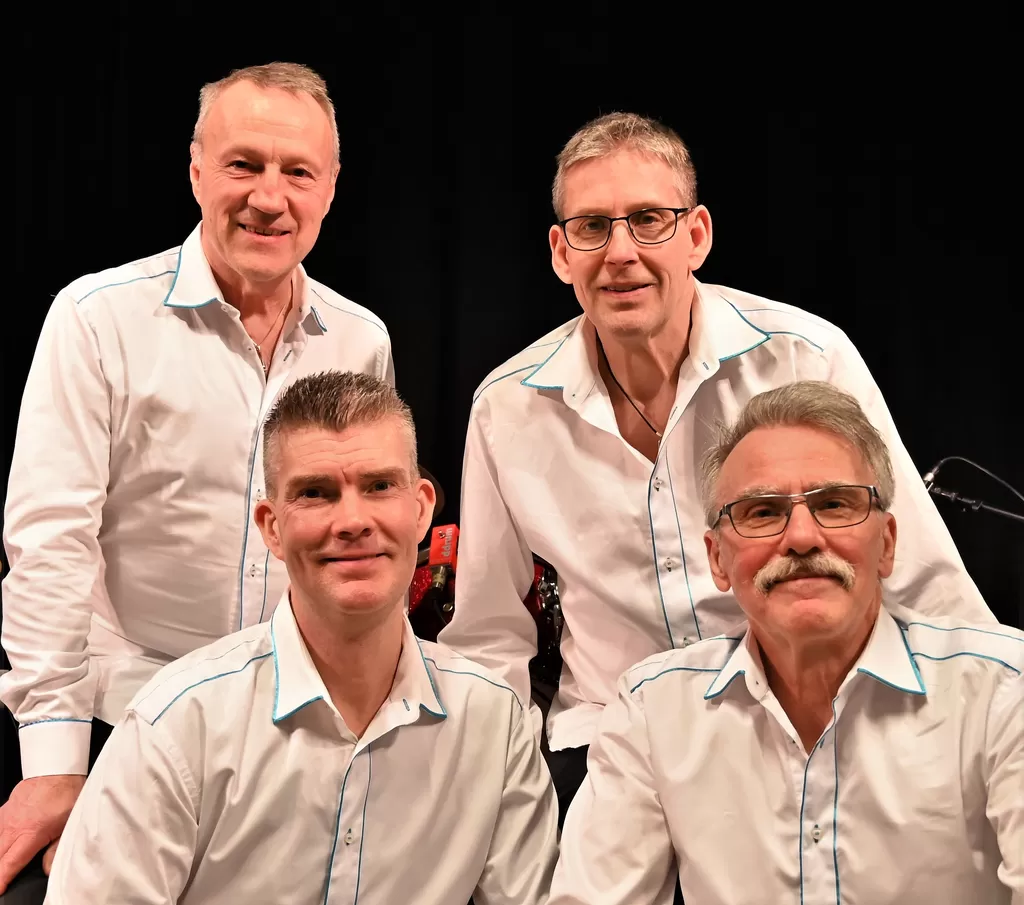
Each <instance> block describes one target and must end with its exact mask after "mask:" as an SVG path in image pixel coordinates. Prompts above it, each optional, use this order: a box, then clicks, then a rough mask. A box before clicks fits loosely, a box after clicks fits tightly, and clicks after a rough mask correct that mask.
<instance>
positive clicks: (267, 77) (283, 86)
mask: <svg viewBox="0 0 1024 905" xmlns="http://www.w3.org/2000/svg"><path fill="white" fill-rule="evenodd" d="M243 83H248V84H249V85H251V86H253V87H254V88H256V89H257V90H259V91H262V92H267V91H270V90H273V89H277V90H279V91H284V92H286V93H288V94H291V95H292V96H294V97H296V98H302V97H303V96H306V97H308V98H310V99H311V100H312V101H313V103H314V104H316V106H317V107H319V108H320V110H321V112H322V113H323V114H324V116H325V117H326V118H327V126H328V135H329V139H330V143H331V149H332V156H333V163H334V166H335V169H337V168H338V167H339V166H340V159H341V144H340V138H339V135H338V119H337V112H336V110H335V107H334V101H333V100H332V99H331V96H330V91H329V90H328V87H327V82H326V81H325V80H324V79H323V77H322V76H321V75H320V74H319V73H317V72H316V71H314V70H313V69H311V68H310V67H308V66H305V65H303V64H301V63H282V62H274V63H267V64H264V65H260V66H247V67H245V68H243V69H236V70H233V71H232V72H230V73H229V74H228V75H226V76H224V78H221V79H218V80H217V81H214V82H208V83H206V84H204V85H203V86H202V88H201V89H200V92H199V112H198V114H197V117H196V122H195V126H194V128H193V132H192V143H193V145H195V146H196V147H197V148H199V149H201V148H202V143H203V133H204V131H205V127H206V121H207V119H208V118H209V114H210V111H211V110H212V109H213V107H214V106H215V105H216V103H217V101H219V100H220V99H221V97H222V96H223V95H224V94H225V92H227V91H230V89H231V88H232V87H234V86H235V85H240V84H243Z"/></svg>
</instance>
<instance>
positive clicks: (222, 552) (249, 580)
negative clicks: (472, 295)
mask: <svg viewBox="0 0 1024 905" xmlns="http://www.w3.org/2000/svg"><path fill="white" fill-rule="evenodd" d="M294 300H295V305H294V309H295V310H293V312H292V315H291V316H290V317H289V318H288V320H287V321H286V323H285V325H284V327H283V328H282V334H281V341H280V343H279V345H278V346H277V349H276V352H275V354H274V359H273V363H272V366H271V368H270V373H269V375H268V376H267V377H266V378H264V374H263V367H262V365H261V363H260V359H259V355H258V353H257V352H256V349H255V346H254V344H253V341H252V340H251V339H250V338H249V336H248V334H247V333H246V331H245V329H244V327H243V326H242V323H241V320H240V318H239V313H238V310H237V309H236V308H234V307H232V306H231V305H229V304H227V303H226V302H225V301H224V298H223V295H222V293H221V291H220V289H219V287H218V286H217V283H216V281H215V280H214V278H213V273H212V271H211V270H210V266H209V264H208V262H207V260H206V256H205V254H204V253H203V249H202V245H201V243H200V228H199V227H196V229H195V230H194V231H193V232H192V234H191V235H190V236H189V237H188V239H187V240H186V241H185V243H184V244H183V245H182V246H181V247H180V248H175V249H172V250H171V251H167V252H164V253H163V254H159V255H156V256H154V257H151V258H146V259H144V260H141V261H136V262H134V263H132V264H126V265H124V266H123V267H117V268H114V269H113V270H106V271H103V272H102V273H98V274H92V275H90V276H84V277H82V278H81V279H78V280H76V281H75V282H73V283H71V285H69V286H68V287H67V288H66V289H64V290H62V291H61V292H60V293H59V294H58V295H57V297H56V299H55V300H54V302H53V305H52V306H51V307H50V310H49V313H48V314H47V316H46V321H45V323H44V325H43V329H42V333H41V335H40V338H39V343H38V346H37V348H36V354H35V358H34V360H33V362H32V367H31V370H30V372H29V376H28V381H27V383H26V386H25V392H24V397H23V399H22V405H21V416H20V420H19V422H18V434H17V440H16V442H15V448H14V458H13V462H12V465H11V473H10V484H9V488H8V492H7V503H6V510H5V524H4V543H5V545H6V548H7V554H8V557H9V561H10V564H11V571H10V573H9V574H8V575H7V576H6V577H5V578H4V581H3V608H4V611H3V637H2V642H3V646H4V648H5V649H6V651H7V654H8V656H9V657H10V660H11V664H12V666H13V669H12V670H11V672H9V673H7V674H6V675H4V676H2V677H0V701H2V702H3V703H4V704H6V705H7V706H8V707H9V708H10V709H11V711H12V712H13V713H14V716H15V718H16V719H17V720H18V723H19V724H20V725H21V731H20V733H19V740H20V743H21V755H22V766H23V769H24V774H25V776H26V777H28V776H37V775H41V774H52V773H85V772H86V766H87V759H88V752H89V733H90V723H89V721H90V720H91V718H92V717H93V716H94V715H95V716H97V717H99V718H100V719H102V720H105V721H106V722H108V723H115V722H117V720H118V718H119V717H120V715H121V713H122V712H123V710H124V707H125V705H126V704H127V703H128V701H129V700H131V698H132V696H133V695H134V694H135V692H136V691H138V689H139V688H140V687H141V686H142V685H143V684H144V683H145V682H146V681H147V680H148V679H150V678H151V677H152V676H153V675H154V674H155V673H156V672H157V670H158V669H160V667H161V666H163V665H164V664H166V663H169V662H170V661H171V660H174V659H175V658H177V657H180V656H181V655H182V654H186V653H188V652H189V651H192V650H195V649H196V648H198V647H201V646H202V645H204V644H208V643H209V642H211V641H213V640H215V639H217V638H220V637H223V636H224V635H227V634H229V633H230V632H233V631H237V630H239V629H241V628H244V627H246V626H250V625H253V624H255V623H258V622H261V621H263V620H265V619H268V618H269V617H270V613H271V610H272V608H273V605H274V603H275V602H276V601H277V600H278V599H279V598H280V596H281V593H282V591H283V589H284V588H285V586H286V584H287V578H286V576H285V571H284V567H283V566H282V565H281V564H280V563H279V562H277V561H276V560H275V559H274V558H273V557H271V556H270V553H269V551H268V550H267V548H266V547H265V546H264V544H263V541H262V538H261V536H260V533H259V530H258V528H257V527H256V525H255V524H254V522H253V519H252V508H253V505H254V504H255V502H256V501H257V500H258V499H259V497H260V496H261V495H262V493H263V467H262V465H263V463H262V458H263V447H262V436H261V434H262V431H261V426H262V424H263V420H264V418H265V417H266V415H267V414H268V412H269V410H270V408H271V406H272V405H273V403H274V401H275V399H276V398H277V396H278V395H279V393H280V392H281V390H282V388H283V387H285V386H287V385H288V384H290V383H293V382H294V381H295V380H296V379H297V378H299V377H302V376H305V375H308V374H311V373H314V372H317V371H324V370H328V369H337V370H342V371H346V370H352V371H360V372H366V373H369V374H373V375H376V376H378V377H381V378H385V379H388V380H389V381H391V382H393V380H394V375H393V368H392V362H391V343H390V339H389V337H388V334H387V331H386V330H385V328H384V325H383V323H382V322H381V321H380V320H379V319H378V318H377V317H375V316H374V315H373V314H371V313H370V312H369V311H367V310H366V309H365V308H362V307H360V306H359V305H356V304H353V303H352V302H350V301H348V300H347V299H344V298H342V297H341V296H340V295H338V294H337V293H335V292H332V291H331V290H330V289H328V288H327V287H326V286H324V285H322V284H321V283H318V282H316V281H315V280H312V279H310V278H309V277H307V276H306V275H305V272H304V271H303V270H302V268H301V267H300V268H299V270H298V274H297V278H296V283H295V286H294Z"/></svg>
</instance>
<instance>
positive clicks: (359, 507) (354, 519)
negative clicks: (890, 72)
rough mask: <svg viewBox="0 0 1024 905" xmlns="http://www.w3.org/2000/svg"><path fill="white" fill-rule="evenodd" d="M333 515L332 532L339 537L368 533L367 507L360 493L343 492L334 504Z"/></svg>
mask: <svg viewBox="0 0 1024 905" xmlns="http://www.w3.org/2000/svg"><path fill="white" fill-rule="evenodd" d="M333 516H334V518H333V525H332V529H333V533H334V534H336V535H338V536H339V537H361V536H363V535H366V534H369V533H370V530H371V527H372V523H371V520H370V513H369V507H368V506H367V505H366V501H365V500H364V499H363V497H362V495H361V494H358V493H343V494H342V495H341V498H340V499H339V500H338V502H337V503H336V504H335V506H334V513H333Z"/></svg>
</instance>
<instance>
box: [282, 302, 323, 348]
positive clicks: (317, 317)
mask: <svg viewBox="0 0 1024 905" xmlns="http://www.w3.org/2000/svg"><path fill="white" fill-rule="evenodd" d="M309 310H310V311H312V312H313V320H315V321H316V325H317V326H318V327H319V328H320V332H321V333H326V332H327V324H325V323H324V321H323V318H322V317H320V312H319V311H317V310H316V306H315V305H310V306H309ZM289 354H291V353H289ZM285 360H286V361H287V356H285Z"/></svg>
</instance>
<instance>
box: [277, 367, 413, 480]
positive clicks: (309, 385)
mask: <svg viewBox="0 0 1024 905" xmlns="http://www.w3.org/2000/svg"><path fill="white" fill-rule="evenodd" d="M386 418H396V419H397V420H398V421H399V423H400V424H401V426H402V428H403V430H404V431H405V432H406V435H407V437H408V440H409V445H410V449H411V455H412V459H411V462H410V472H411V476H412V478H413V480H415V479H416V478H418V477H419V467H418V465H417V464H416V463H417V459H416V426H415V424H414V423H413V420H412V412H411V411H410V410H409V406H408V405H406V404H405V403H404V402H403V401H402V399H401V398H400V397H399V395H398V393H397V392H395V388H394V387H393V386H391V384H389V383H386V382H385V381H383V380H381V379H380V378H378V377H372V376H371V375H369V374H357V373H355V372H353V371H346V372H344V373H342V372H341V371H324V372H322V373H319V374H311V375H309V376H308V377H301V378H300V379H298V380H296V381H295V383H293V384H292V385H291V386H290V387H288V388H287V389H286V390H285V391H284V392H283V393H282V394H281V397H280V398H279V399H278V400H277V402H276V403H275V405H274V407H273V409H271V412H270V414H269V415H268V416H267V420H266V421H265V422H264V424H263V480H264V482H265V484H266V488H267V496H268V497H271V498H273V497H274V496H275V495H276V484H277V470H278V467H277V460H278V457H279V446H280V439H281V436H282V435H283V434H286V433H289V432H291V431H298V430H304V429H307V428H320V429H322V430H329V431H337V432H338V433H340V432H341V431H343V430H345V429H346V428H348V427H352V426H353V425H357V424H360V425H365V424H376V423H378V422H380V421H383V420H384V419H386Z"/></svg>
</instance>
